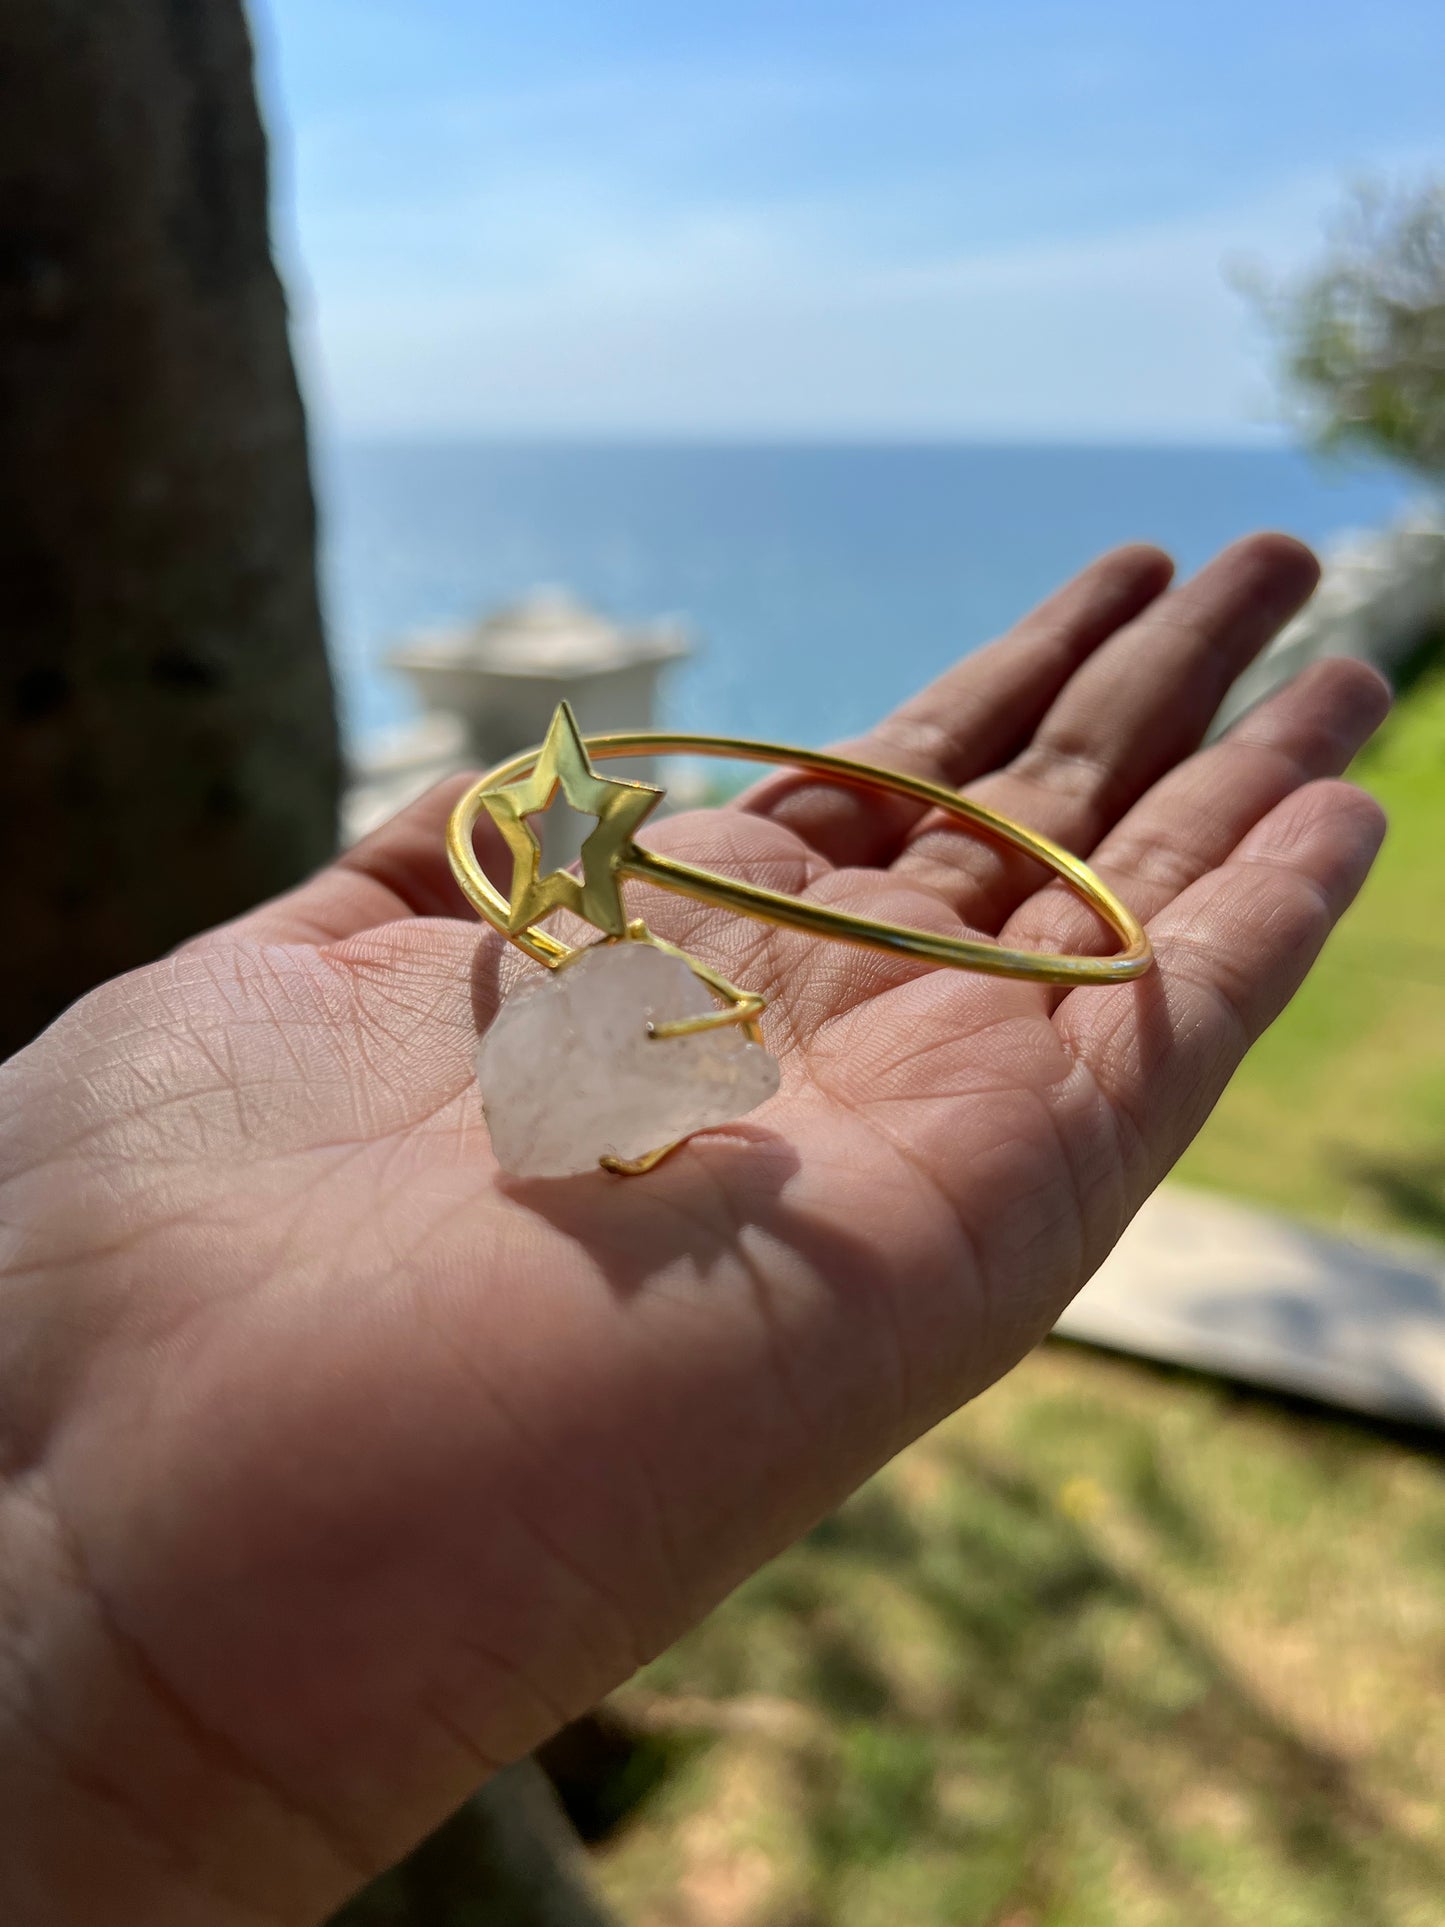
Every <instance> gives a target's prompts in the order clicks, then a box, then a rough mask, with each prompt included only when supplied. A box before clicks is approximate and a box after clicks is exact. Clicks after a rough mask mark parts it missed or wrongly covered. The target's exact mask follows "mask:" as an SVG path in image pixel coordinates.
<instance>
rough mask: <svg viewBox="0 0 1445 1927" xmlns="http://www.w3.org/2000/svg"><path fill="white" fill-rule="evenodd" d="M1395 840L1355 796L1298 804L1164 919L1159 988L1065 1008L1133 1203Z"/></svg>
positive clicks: (1267, 821) (1318, 796)
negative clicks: (1110, 1121) (1110, 1122)
mask: <svg viewBox="0 0 1445 1927" xmlns="http://www.w3.org/2000/svg"><path fill="white" fill-rule="evenodd" d="M1384 831H1385V819H1384V814H1383V812H1382V811H1381V809H1380V806H1379V805H1378V803H1376V802H1375V801H1374V799H1373V798H1372V797H1370V796H1367V795H1366V794H1365V792H1364V791H1363V790H1359V789H1356V788H1355V787H1354V786H1353V785H1352V784H1349V783H1342V782H1336V781H1324V782H1319V783H1311V784H1309V785H1307V786H1306V787H1305V788H1303V789H1300V790H1296V791H1295V792H1294V793H1293V794H1292V795H1291V796H1288V797H1286V798H1285V800H1284V801H1283V802H1282V803H1280V804H1278V805H1277V806H1276V807H1275V808H1274V809H1273V810H1271V811H1270V813H1269V814H1268V815H1267V816H1266V817H1265V818H1264V819H1263V821H1262V822H1260V823H1257V824H1256V825H1255V826H1254V827H1253V828H1252V829H1251V830H1250V831H1249V833H1248V834H1247V835H1246V836H1245V838H1244V839H1243V841H1242V842H1241V843H1240V844H1239V845H1238V847H1237V848H1236V849H1235V851H1234V852H1233V854H1232V855H1231V856H1230V857H1229V859H1228V860H1227V861H1226V862H1225V863H1224V864H1223V865H1221V866H1220V867H1219V868H1218V869H1215V870H1212V871H1210V872H1209V874H1208V875H1207V876H1203V877H1201V878H1200V879H1199V880H1198V881H1197V882H1196V883H1193V884H1191V885H1190V887H1189V888H1188V889H1187V890H1185V891H1184V892H1183V893H1182V894H1181V895H1179V896H1177V897H1176V898H1175V899H1174V900H1173V902H1172V903H1170V905H1169V906H1168V908H1167V909H1166V910H1164V911H1163V912H1162V913H1161V914H1160V915H1159V916H1158V917H1156V918H1155V919H1154V921H1153V922H1152V924H1151V925H1150V936H1151V938H1152V940H1153V944H1154V954H1155V960H1156V962H1155V968H1154V969H1153V970H1152V971H1150V972H1149V974H1148V975H1147V976H1144V977H1141V978H1139V979H1138V981H1137V982H1135V983H1132V984H1120V985H1117V986H1113V987H1110V988H1108V989H1097V988H1081V989H1078V990H1075V991H1072V992H1071V993H1070V994H1069V995H1068V996H1067V997H1065V999H1064V1001H1063V1003H1062V1004H1061V1005H1060V1006H1059V1009H1058V1012H1057V1014H1056V1016H1055V1024H1056V1026H1057V1028H1058V1030H1059V1032H1060V1034H1061V1035H1062V1036H1063V1037H1064V1039H1065V1041H1066V1042H1067V1043H1068V1044H1069V1046H1070V1048H1071V1049H1072V1051H1073V1053H1074V1055H1075V1056H1076V1057H1077V1058H1078V1059H1080V1060H1081V1061H1082V1062H1084V1063H1085V1064H1087V1065H1088V1067H1089V1070H1090V1072H1091V1074H1092V1076H1093V1078H1094V1080H1095V1083H1096V1084H1097V1086H1098V1088H1099V1090H1100V1092H1101V1093H1102V1095H1103V1096H1104V1098H1105V1099H1106V1100H1107V1101H1108V1103H1109V1105H1110V1106H1111V1109H1112V1112H1113V1115H1114V1118H1115V1120H1116V1123H1117V1129H1118V1134H1119V1139H1120V1143H1121V1146H1122V1147H1123V1151H1124V1159H1125V1162H1126V1164H1128V1165H1130V1166H1131V1167H1132V1168H1131V1170H1130V1171H1129V1173H1128V1176H1129V1179H1130V1186H1129V1194H1130V1195H1132V1196H1135V1197H1143V1196H1144V1195H1145V1194H1146V1193H1147V1191H1148V1190H1149V1189H1151V1188H1152V1187H1153V1186H1154V1185H1155V1184H1157V1183H1158V1181H1159V1180H1160V1179H1161V1178H1162V1177H1163V1176H1164V1174H1165V1172H1166V1171H1167V1170H1168V1169H1169V1168H1170V1166H1171V1165H1172V1164H1173V1163H1174V1161H1175V1159H1176V1158H1177V1157H1178V1156H1179V1155H1180V1153H1181V1152H1182V1151H1183V1150H1184V1147H1185V1146H1186V1145H1187V1144H1188V1143H1189V1141H1190V1139H1191V1138H1192V1137H1193V1136H1194V1134H1195V1132H1196V1131H1198V1129H1199V1127H1200V1125H1201V1124H1203V1122H1204V1120H1205V1118H1206V1117H1207V1116H1208V1115H1209V1112H1210V1111H1211V1110H1212V1109H1213V1107H1214V1105H1215V1103H1216V1102H1217V1100H1218V1098H1219V1096H1220V1093H1221V1092H1222V1091H1223V1089H1224V1087H1225V1085H1226V1084H1227V1083H1228V1081H1229V1079H1230V1078H1231V1077H1232V1076H1233V1074H1234V1072H1235V1070H1236V1069H1237V1068H1238V1065H1239V1063H1240V1060H1241V1059H1242V1058H1243V1056H1244V1054H1245V1052H1246V1051H1247V1050H1248V1049H1249V1047H1250V1045H1251V1044H1253V1043H1254V1042H1255V1041H1256V1039H1257V1038H1259V1037H1260V1036H1261V1035H1262V1033H1263V1032H1264V1031H1265V1030H1266V1029H1267V1028H1268V1027H1269V1025H1270V1024H1271V1023H1273V1021H1274V1019H1275V1018H1276V1017H1277V1016H1278V1015H1279V1013H1280V1011H1281V1010H1283V1008H1284V1006H1285V1005H1286V1004H1287V1003H1288V1002H1289V1000H1290V998H1291V997H1292V996H1293V995H1294V993H1295V991H1296V990H1298V988H1299V986H1300V984H1301V983H1302V982H1303V981H1304V978H1305V974H1306V972H1307V971H1308V970H1309V968H1310V966H1311V964H1312V963H1313V962H1314V960H1315V958H1316V957H1317V956H1318V955H1319V952H1320V949H1321V947H1322V946H1323V944H1324V941H1325V939H1326V937H1328V935H1329V933H1330V931H1331V930H1332V929H1333V928H1334V926H1335V924H1336V923H1337V922H1338V920H1339V918H1340V917H1341V916H1342V915H1343V913H1344V911H1345V910H1346V909H1347V908H1348V907H1349V905H1350V903H1351V901H1352V900H1353V898H1354V896H1355V893H1356V892H1357V891H1358V889H1359V887H1360V885H1361V884H1362V883H1363V882H1364V879H1365V876H1366V874H1367V872H1368V871H1369V868H1370V864H1371V863H1372V862H1373V860H1374V857H1375V853H1376V851H1377V850H1378V849H1379V847H1380V842H1381V839H1382V837H1383V836H1384Z"/></svg>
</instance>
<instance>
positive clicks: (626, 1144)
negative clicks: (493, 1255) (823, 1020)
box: [477, 942, 778, 1178]
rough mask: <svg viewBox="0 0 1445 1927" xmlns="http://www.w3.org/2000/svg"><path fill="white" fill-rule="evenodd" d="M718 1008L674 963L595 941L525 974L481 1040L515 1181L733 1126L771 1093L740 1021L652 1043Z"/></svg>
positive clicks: (643, 948)
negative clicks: (660, 1033) (661, 1030)
mask: <svg viewBox="0 0 1445 1927" xmlns="http://www.w3.org/2000/svg"><path fill="white" fill-rule="evenodd" d="M716 1008H717V1005H716V1003H715V1002H714V1000H713V998H712V995H711V993H710V992H709V991H708V990H707V988H706V986H705V985H704V984H702V983H701V982H700V981H699V980H698V978H697V977H695V976H694V975H693V973H692V971H691V970H689V968H688V967H687V965H686V964H685V963H684V962H683V960H682V959H681V958H680V957H672V956H669V955H668V954H667V952H666V951H663V950H658V949H656V948H654V946H653V945H652V944H650V943H641V942H629V943H608V944H596V945H594V946H593V947H592V948H591V949H590V950H586V951H584V952H583V953H582V955H581V956H579V957H577V958H576V959H575V961H573V962H570V963H567V964H565V965H563V966H562V967H561V968H560V969H558V970H555V971H549V972H548V974H547V975H546V976H545V977H539V978H533V979H529V980H528V981H526V982H525V983H522V984H520V985H519V986H518V987H517V989H516V990H514V991H513V992H512V994H511V995H510V996H509V997H508V998H507V1000H506V1002H505V1003H504V1004H503V1005H502V1008H501V1010H500V1011H499V1012H498V1014H497V1016H496V1018H495V1020H494V1021H493V1023H492V1026H491V1028H490V1029H489V1030H488V1032H487V1034H486V1035H485V1037H483V1038H482V1040H481V1042H480V1044H479V1045H478V1046H477V1082H478V1084H480V1086H481V1090H482V1105H483V1108H484V1109H485V1111H486V1114H487V1123H488V1125H489V1126H490V1127H491V1133H492V1148H493V1150H494V1151H495V1152H496V1154H497V1162H498V1163H499V1164H500V1165H501V1167H502V1169H503V1170H504V1171H510V1172H511V1173H512V1174H513V1175H514V1176H516V1177H529V1178H561V1177H570V1176H572V1175H574V1174H576V1173H579V1172H583V1171H592V1170H595V1169H596V1168H597V1161H598V1159H599V1158H602V1157H616V1158H637V1157H641V1156H643V1154H644V1153H645V1152H648V1151H653V1150H656V1149H658V1148H659V1147H660V1146H661V1145H664V1144H668V1143H671V1142H672V1141H673V1140H674V1139H677V1138H682V1137H687V1136H689V1135H690V1134H691V1133H692V1132H693V1131H705V1130H708V1129H710V1128H712V1127H715V1126H717V1125H719V1124H727V1123H730V1122H731V1121H732V1119H734V1118H738V1117H742V1116H744V1115H745V1113H746V1112H748V1111H751V1110H754V1109H755V1108H756V1107H757V1106H758V1105H759V1104H761V1103H763V1102H764V1100H765V1099H767V1098H769V1097H771V1096H772V1095H773V1092H774V1091H776V1089H777V1088H778V1064H777V1059H776V1058H775V1057H773V1056H772V1055H771V1054H770V1053H769V1052H768V1051H766V1050H764V1049H763V1047H762V1046H761V1044H755V1043H753V1042H752V1041H751V1040H750V1039H749V1038H748V1037H747V1036H746V1034H745V1033H744V1032H743V1030H742V1029H741V1028H740V1026H738V1025H736V1024H725V1025H722V1026H720V1027H719V1028H718V1029H716V1030H709V1031H700V1032H697V1033H695V1034H694V1035H693V1036H691V1037H651V1036H649V1035H648V1030H647V1026H648V1024H649V1022H655V1023H664V1022H666V1021H667V1020H669V1019H671V1018H675V1017H692V1016H697V1015H700V1014H701V1013H702V1012H704V1011H710V1010H715V1009H716Z"/></svg>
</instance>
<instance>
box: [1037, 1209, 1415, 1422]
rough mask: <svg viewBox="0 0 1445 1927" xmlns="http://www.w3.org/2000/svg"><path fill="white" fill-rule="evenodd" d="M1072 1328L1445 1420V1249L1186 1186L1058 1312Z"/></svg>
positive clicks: (1066, 1328)
mask: <svg viewBox="0 0 1445 1927" xmlns="http://www.w3.org/2000/svg"><path fill="white" fill-rule="evenodd" d="M1057 1329H1058V1331H1059V1332H1060V1333H1061V1334H1062V1335H1063V1336H1064V1337H1067V1338H1076V1339H1082V1340H1084V1341H1086V1342H1088V1343H1090V1344H1096V1345H1103V1346H1107V1347H1109V1348H1111V1349H1113V1350H1117V1351H1126V1352H1138V1353H1141V1354H1143V1355H1144V1356H1145V1357H1149V1358H1158V1359H1165V1360H1168V1361H1169V1362H1171V1363H1174V1364H1180V1365H1189V1366H1193V1367H1196V1368H1197V1369H1199V1370H1202V1371H1210V1372H1218V1373H1221V1374H1223V1375H1225V1376H1227V1377H1231V1378H1239V1379H1245V1380H1248V1381H1250V1382H1251V1383H1255V1384H1260V1385H1269V1386H1275V1387H1278V1388H1280V1389H1282V1390H1284V1391H1289V1392H1298V1393H1304V1394H1306V1395H1308V1396H1309V1397H1312V1398H1318V1399H1322V1400H1324V1401H1326V1402H1327V1403H1329V1404H1333V1405H1341V1406H1347V1407H1350V1408H1352V1409H1355V1410H1358V1411H1363V1412H1372V1413H1377V1414H1380V1415H1383V1416H1386V1417H1390V1418H1399V1419H1409V1420H1413V1421H1416V1422H1424V1423H1427V1424H1436V1425H1441V1424H1445V1252H1441V1251H1439V1250H1437V1249H1436V1248H1435V1247H1433V1246H1430V1245H1425V1244H1421V1245H1412V1244H1404V1243H1401V1244H1385V1243H1357V1242H1354V1241H1351V1240H1347V1239H1343V1238H1334V1237H1330V1236H1329V1235H1328V1234H1326V1233H1323V1232H1320V1231H1316V1230H1313V1229H1311V1228H1310V1227H1308V1226H1304V1225H1299V1224H1295V1223H1292V1222H1291V1221H1290V1220H1288V1219H1285V1218H1277V1217H1273V1216H1271V1215H1269V1214H1267V1213H1265V1212H1260V1211H1255V1210H1252V1209H1250V1208H1249V1207H1248V1206H1245V1205H1240V1204H1235V1203H1232V1202H1229V1201H1226V1200H1225V1199H1222V1198H1214V1197H1209V1196H1206V1195H1204V1194H1202V1193H1199V1192H1191V1191H1186V1190H1183V1189H1182V1188H1178V1187H1174V1186H1166V1187H1165V1189H1163V1190H1162V1191H1159V1192H1157V1193H1156V1194H1155V1195H1154V1197H1152V1198H1151V1199H1150V1200H1149V1202H1148V1203H1147V1204H1146V1205H1145V1206H1144V1209H1143V1210H1142V1211H1141V1212H1140V1213H1139V1216H1138V1217H1137V1218H1136V1219H1135V1221H1134V1223H1133V1224H1132V1225H1131V1226H1130V1228H1129V1230H1128V1231H1127V1232H1125V1234H1124V1237H1123V1239H1122V1240H1121V1241H1120V1243H1119V1245H1118V1247H1117V1249H1116V1250H1115V1251H1114V1252H1113V1254H1112V1255H1111V1256H1110V1257H1109V1258H1108V1259H1107V1260H1106V1261H1105V1263H1104V1264H1103V1266H1102V1267H1101V1268H1100V1270H1099V1271H1098V1272H1097V1273H1096V1274H1095V1275H1094V1277H1093V1278H1092V1279H1091V1280H1090V1282H1089V1283H1088V1284H1087V1285H1086V1286H1085V1287H1084V1289H1083V1291H1082V1292H1081V1293H1080V1294H1079V1296H1078V1297H1077V1298H1076V1299H1075V1301H1074V1303H1073V1304H1072V1305H1071V1306H1070V1307H1069V1309H1068V1310H1067V1311H1066V1312H1065V1313H1064V1316H1063V1317H1062V1318H1061V1319H1060V1320H1059V1323H1058V1326H1057Z"/></svg>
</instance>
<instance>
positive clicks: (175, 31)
mask: <svg viewBox="0 0 1445 1927" xmlns="http://www.w3.org/2000/svg"><path fill="white" fill-rule="evenodd" d="M251 67H252V63H251V46H250V41H249V37H248V34H247V28H246V22H245V18H244V16H243V13H242V9H241V0H106V4H105V5H103V6H101V5H97V4H95V0H7V4H6V5H5V7H4V8H3V10H0V821H3V823H4V825H5V833H6V843H5V850H6V859H5V896H6V914H5V944H4V950H3V957H4V962H3V988H4V996H3V999H0V1056H3V1055H6V1054H8V1053H9V1052H10V1051H12V1050H15V1049H17V1048H18V1047H19V1046H20V1045H21V1044H23V1043H25V1042H26V1041H27V1040H28V1039H29V1038H30V1037H31V1036H32V1035H33V1034H34V1033H35V1032H36V1031H37V1030H39V1029H40V1028H42V1027H43V1025H45V1024H46V1023H47V1022H48V1021H49V1020H50V1018H51V1017H53V1016H54V1015H56V1013H57V1012H58V1011H60V1010H61V1009H62V1008H63V1007H64V1006H65V1005H66V1004H67V1003H69V1002H70V1001H72V1000H73V999H74V998H75V997H77V996H79V995H80V993H81V992H82V991H84V990H86V989H88V988H89V987H90V986H91V985H92V984H95V983H98V982H100V981H102V980H103V979H105V978H107V977H111V976H114V975H115V974H116V973H117V972H119V971H121V970H125V969H128V968H129V967H131V966H132V965H135V964H139V963H142V962H145V961H147V960H148V959H150V958H152V957H154V956H156V955H157V954H158V953H160V952H162V951H164V950H166V949H167V948H169V947H170V946H171V945H173V944H175V943H177V942H179V941H180V940H181V939H183V938H185V937H187V936H189V935H191V934H192V933H193V932H195V931H196V930H199V929H201V928H203V927H205V926H206V925H209V924H211V923H214V922H216V921H218V920H220V919H222V918H224V917H227V916H231V915H233V914H235V913H236V912H237V911H240V910H242V909H244V908H246V907H247V906H248V905H250V904H252V903H255V902H256V901H257V900H258V899H259V898H261V897H264V896H267V895H270V894H271V893H272V892H274V891H276V890H279V889H282V888H284V887H286V886H287V885H288V884H291V883H293V882H295V881H296V880H297V878H298V877H299V876H301V875H302V874H303V873H304V872H305V871H307V870H309V869H310V868H312V867H313V866H314V865H316V864H317V863H320V862H321V861H323V860H324V859H325V858H326V857H327V856H328V855H329V854H330V853H331V850H332V847H333V844H334V839H335V820H336V803H337V792H338V785H339V780H340V759H339V751H338V745H337V734H336V724H335V720H334V715H333V708H332V700H331V685H330V680H329V676H328V672H327V665H326V657H325V652H324V649H323V645H322V633H321V619H320V613H319V610H318V606H317V593H316V581H315V568H314V560H313V534H314V513H313V508H312V498H311V485H310V478H309V473H308V467H307V457H306V441H305V429H304V423H303V419H302V411H301V401H300V396H299V394H298V392H297V386H296V379H295V375H294V373H293V370H292V364H291V356H290V349H289V345H288V340H287V329H286V312H285V303H284V299H283V296H282V292H281V286H280V283H279V281H278V279H277V275H276V272H275V269H274V267H273V265H272V261H271V254H270V249H269V245H268V238H267V182H266V148H265V139H264V136H263V133H262V129H261V123H260V117H259V114H258V111H257V107H256V99H255V94H254V91H253V87H252V71H251Z"/></svg>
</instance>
